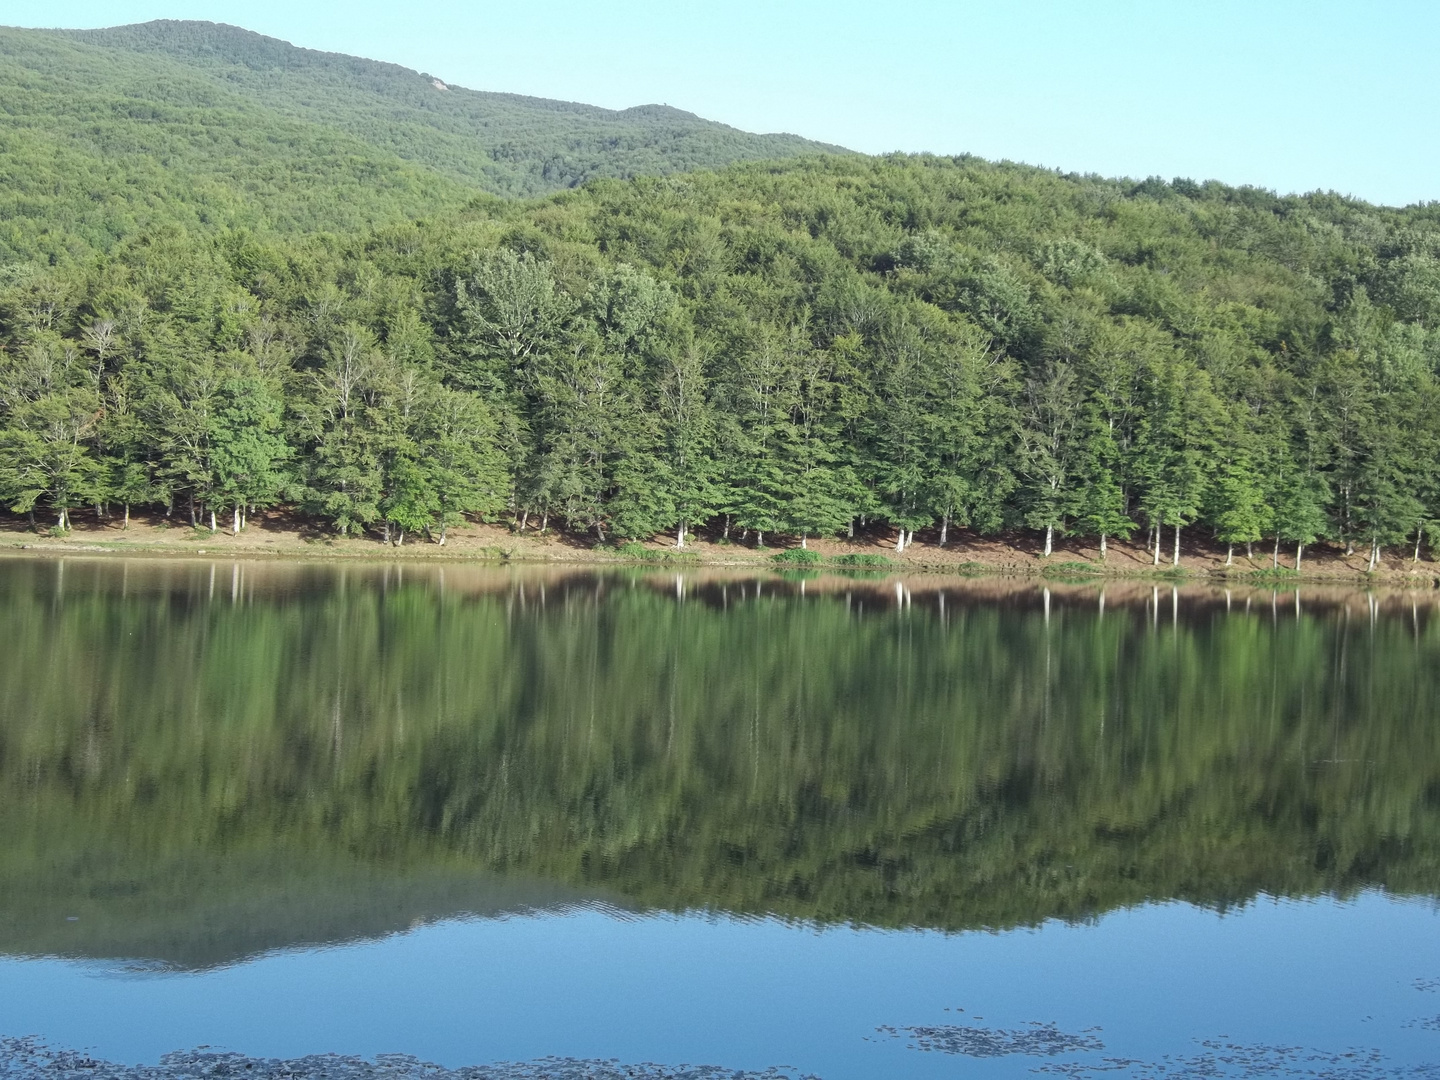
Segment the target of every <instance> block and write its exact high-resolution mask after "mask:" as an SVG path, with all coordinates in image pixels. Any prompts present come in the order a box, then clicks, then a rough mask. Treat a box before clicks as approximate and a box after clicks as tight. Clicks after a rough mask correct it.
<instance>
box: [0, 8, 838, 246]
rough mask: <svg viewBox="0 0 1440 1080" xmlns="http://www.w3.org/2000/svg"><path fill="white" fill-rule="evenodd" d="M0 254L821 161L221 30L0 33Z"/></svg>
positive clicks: (359, 223) (707, 126) (802, 145)
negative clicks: (610, 180)
mask: <svg viewBox="0 0 1440 1080" xmlns="http://www.w3.org/2000/svg"><path fill="white" fill-rule="evenodd" d="M0 99H3V100H4V102H5V109H4V111H3V114H0V175H4V176H5V177H6V184H5V186H4V188H3V191H0V258H3V257H4V255H6V254H9V255H12V256H14V255H22V256H30V255H37V254H38V255H44V256H46V257H55V256H63V255H65V254H69V253H70V252H72V251H73V250H74V248H75V245H76V243H77V241H78V242H79V243H80V244H83V245H85V246H89V247H98V248H107V247H109V246H110V245H112V244H113V243H114V242H115V241H116V239H118V238H121V237H124V236H127V235H131V234H134V233H135V232H137V231H140V230H145V229H149V228H154V227H156V226H160V225H166V224H170V223H177V224H180V225H182V226H184V227H185V228H187V229H193V230H208V229H211V228H214V227H216V226H221V227H244V228H251V229H277V230H282V231H310V230H316V229H328V230H349V229H360V228H365V227H367V226H371V225H376V224H380V223H387V222H404V221H409V220H412V219H414V218H417V217H423V216H426V215H430V214H435V213H446V212H453V211H456V210H459V209H460V208H461V207H462V206H463V205H465V204H466V203H467V202H469V201H471V200H472V199H474V198H475V197H476V196H479V195H481V193H487V192H488V193H491V194H494V195H505V196H528V195H538V194H542V193H545V192H551V191H557V190H562V189H566V188H573V187H576V186H578V185H580V184H583V183H585V182H587V181H590V180H593V179H596V178H599V177H607V176H613V177H628V176H636V175H642V174H648V175H660V174H665V173H670V172H675V171H678V170H686V169H697V168H716V167H720V166H723V165H725V164H728V163H729V162H732V161H737V160H745V159H756V158H780V157H786V156H790V155H794V154H798V153H817V152H829V151H837V150H838V148H836V147H827V146H823V145H821V144H819V143H813V142H810V141H808V140H805V139H801V138H797V137H795V136H791V135H752V134H749V133H747V132H741V131H737V130H735V129H734V128H729V127H726V126H725V125H723V124H716V123H711V122H709V121H705V120H701V119H700V118H698V117H696V116H693V115H691V114H689V113H684V112H681V111H680V110H678V109H669V108H666V107H663V106H655V105H651V106H641V107H638V108H634V109H627V110H624V111H623V112H612V111H610V110H607V109H599V108H594V107H591V106H586V105H576V104H571V103H568V102H557V101H545V100H541V99H535V98H525V97H519V96H516V95H512V94H492V93H478V92H475V91H472V90H465V89H462V88H460V87H447V86H444V85H443V84H437V82H436V80H434V79H433V78H432V77H430V76H428V75H422V74H420V73H419V72H415V71H411V70H408V69H405V68H401V67H397V66H395V65H393V64H384V63H377V62H375V61H371V60H362V59H359V58H356V57H349V56H340V55H337V54H333V53H319V52H314V51H311V50H308V49H297V48H294V47H293V46H290V45H288V44H286V43H284V42H282V41H277V40H275V39H273V38H266V37H262V36H261V35H259V34H254V33H250V32H248V31H245V30H240V29H237V28H234V27H229V26H221V25H216V24H213V23H203V22H178V21H168V20H161V21H157V22H151V23H145V24H143V25H137V26H122V27H116V28H113V29H108V30H75V31H63V30H62V31H54V30H21V29H15V28H0Z"/></svg>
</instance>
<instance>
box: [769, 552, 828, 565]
mask: <svg viewBox="0 0 1440 1080" xmlns="http://www.w3.org/2000/svg"><path fill="white" fill-rule="evenodd" d="M770 561H771V562H773V563H776V564H778V565H780V566H815V565H817V564H819V563H821V562H824V559H823V558H822V557H821V555H820V553H819V552H818V551H811V550H810V549H809V548H787V549H786V550H785V551H777V552H776V553H775V554H774V555H771V556H770Z"/></svg>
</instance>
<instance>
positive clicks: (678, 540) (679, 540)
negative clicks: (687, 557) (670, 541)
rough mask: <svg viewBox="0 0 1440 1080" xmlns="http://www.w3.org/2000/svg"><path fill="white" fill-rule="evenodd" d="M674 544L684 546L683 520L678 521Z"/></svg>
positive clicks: (679, 546) (678, 546)
mask: <svg viewBox="0 0 1440 1080" xmlns="http://www.w3.org/2000/svg"><path fill="white" fill-rule="evenodd" d="M675 546H676V547H677V548H683V547H684V546H685V522H683V521H682V522H680V524H679V526H678V527H677V528H676V529H675Z"/></svg>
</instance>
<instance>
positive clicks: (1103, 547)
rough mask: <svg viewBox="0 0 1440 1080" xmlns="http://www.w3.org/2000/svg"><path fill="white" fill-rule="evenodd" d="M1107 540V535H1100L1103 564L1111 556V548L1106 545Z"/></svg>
mask: <svg viewBox="0 0 1440 1080" xmlns="http://www.w3.org/2000/svg"><path fill="white" fill-rule="evenodd" d="M1106 539H1107V537H1106V536H1105V534H1104V533H1101V534H1100V561H1101V562H1105V560H1106V559H1107V558H1108V556H1109V554H1110V548H1109V546H1108V545H1107V544H1106V542H1105V541H1106Z"/></svg>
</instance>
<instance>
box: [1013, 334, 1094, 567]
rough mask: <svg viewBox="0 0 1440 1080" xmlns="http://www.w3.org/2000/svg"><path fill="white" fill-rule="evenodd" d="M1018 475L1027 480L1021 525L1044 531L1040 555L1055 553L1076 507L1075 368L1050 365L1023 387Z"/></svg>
mask: <svg viewBox="0 0 1440 1080" xmlns="http://www.w3.org/2000/svg"><path fill="white" fill-rule="evenodd" d="M1025 397H1026V403H1025V414H1024V424H1023V426H1022V428H1021V437H1020V438H1021V441H1020V450H1019V454H1018V458H1019V471H1020V474H1021V475H1022V476H1023V477H1025V480H1026V486H1025V524H1026V525H1028V526H1029V527H1030V528H1032V529H1042V530H1044V533H1045V551H1044V555H1045V557H1046V558H1049V556H1050V554H1051V552H1052V551H1053V550H1054V544H1055V533H1056V532H1057V531H1058V532H1059V533H1060V534H1061V535H1062V536H1063V535H1064V534H1065V521H1066V518H1067V516H1068V515H1069V514H1070V513H1071V511H1072V510H1073V509H1074V492H1073V489H1072V483H1073V481H1074V478H1075V471H1076V466H1077V460H1076V459H1077V456H1078V452H1079V439H1078V438H1077V432H1078V429H1079V426H1080V418H1081V415H1082V414H1081V401H1080V386H1079V381H1078V380H1077V378H1076V375H1075V369H1074V368H1073V367H1071V365H1070V364H1069V363H1066V362H1052V363H1048V364H1047V365H1046V366H1045V368H1044V369H1043V370H1042V371H1040V372H1039V373H1037V374H1036V375H1035V376H1034V377H1033V378H1031V379H1030V380H1029V382H1028V383H1027V384H1026V388H1025Z"/></svg>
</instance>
